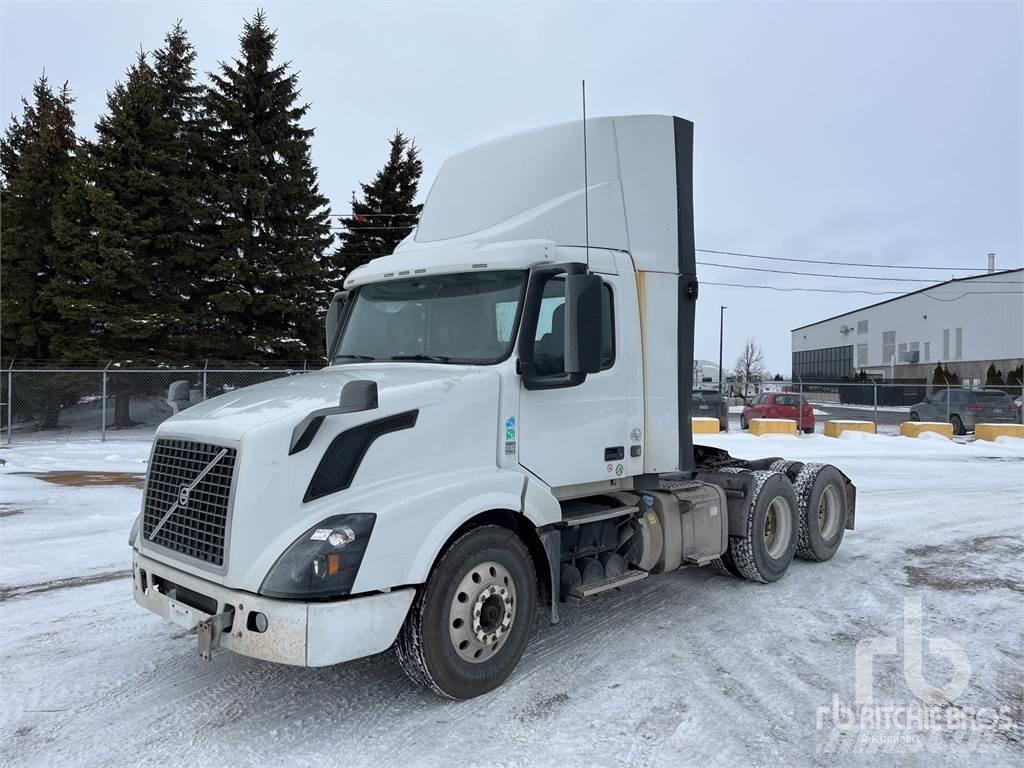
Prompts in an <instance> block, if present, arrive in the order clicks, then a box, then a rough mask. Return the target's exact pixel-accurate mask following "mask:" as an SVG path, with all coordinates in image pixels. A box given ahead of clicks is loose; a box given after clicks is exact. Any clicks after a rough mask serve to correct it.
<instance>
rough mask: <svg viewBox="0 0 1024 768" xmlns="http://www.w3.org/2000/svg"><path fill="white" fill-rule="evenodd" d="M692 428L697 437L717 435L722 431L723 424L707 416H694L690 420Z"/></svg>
mask: <svg viewBox="0 0 1024 768" xmlns="http://www.w3.org/2000/svg"><path fill="white" fill-rule="evenodd" d="M690 426H691V427H692V429H693V434H695V435H717V434H718V433H719V432H720V431H721V424H719V422H718V419H712V418H709V417H707V416H693V417H691V418H690Z"/></svg>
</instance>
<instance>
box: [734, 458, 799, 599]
mask: <svg viewBox="0 0 1024 768" xmlns="http://www.w3.org/2000/svg"><path fill="white" fill-rule="evenodd" d="M750 475H751V477H752V478H753V480H754V494H753V499H752V500H751V503H750V506H749V508H748V509H747V519H746V526H745V529H744V530H743V532H742V533H741V534H740V535H735V534H733V535H730V537H729V551H728V553H727V554H728V555H729V560H730V561H731V563H732V564H733V565H734V566H735V568H736V571H737V572H738V573H739V575H741V576H742V577H743V578H745V579H749V580H751V581H760V582H764V583H768V582H772V581H778V580H779V579H781V578H782V577H783V575H784V574H785V573H786V569H787V568H789V564H790V563H791V562H792V561H793V555H794V553H795V552H796V541H797V526H798V522H799V519H798V505H797V499H796V494H795V493H794V491H793V484H792V483H790V481H789V478H787V477H786V476H785V475H784V474H782V473H781V472H772V471H770V470H757V471H754V472H751V473H750ZM723 560H724V557H723Z"/></svg>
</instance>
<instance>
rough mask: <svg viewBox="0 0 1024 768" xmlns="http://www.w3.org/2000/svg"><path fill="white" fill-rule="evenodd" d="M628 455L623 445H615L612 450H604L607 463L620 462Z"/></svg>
mask: <svg viewBox="0 0 1024 768" xmlns="http://www.w3.org/2000/svg"><path fill="white" fill-rule="evenodd" d="M625 455H626V449H625V448H623V447H622V446H621V445H615V446H612V447H611V448H605V449H604V460H605V461H620V460H622V459H623V458H624V457H625Z"/></svg>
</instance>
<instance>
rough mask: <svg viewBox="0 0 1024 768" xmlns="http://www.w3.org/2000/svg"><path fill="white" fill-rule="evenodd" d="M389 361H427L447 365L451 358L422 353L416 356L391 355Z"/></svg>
mask: <svg viewBox="0 0 1024 768" xmlns="http://www.w3.org/2000/svg"><path fill="white" fill-rule="evenodd" d="M388 360H426V361H429V362H432V363H447V362H448V361H449V360H451V358H450V357H446V356H445V355H424V354H423V353H422V352H421V353H419V354H415V355H391V356H390V357H389V358H388Z"/></svg>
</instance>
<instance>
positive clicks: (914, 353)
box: [907, 341, 921, 363]
mask: <svg viewBox="0 0 1024 768" xmlns="http://www.w3.org/2000/svg"><path fill="white" fill-rule="evenodd" d="M907 362H908V363H919V362H921V342H919V341H912V342H910V344H908V345H907Z"/></svg>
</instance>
